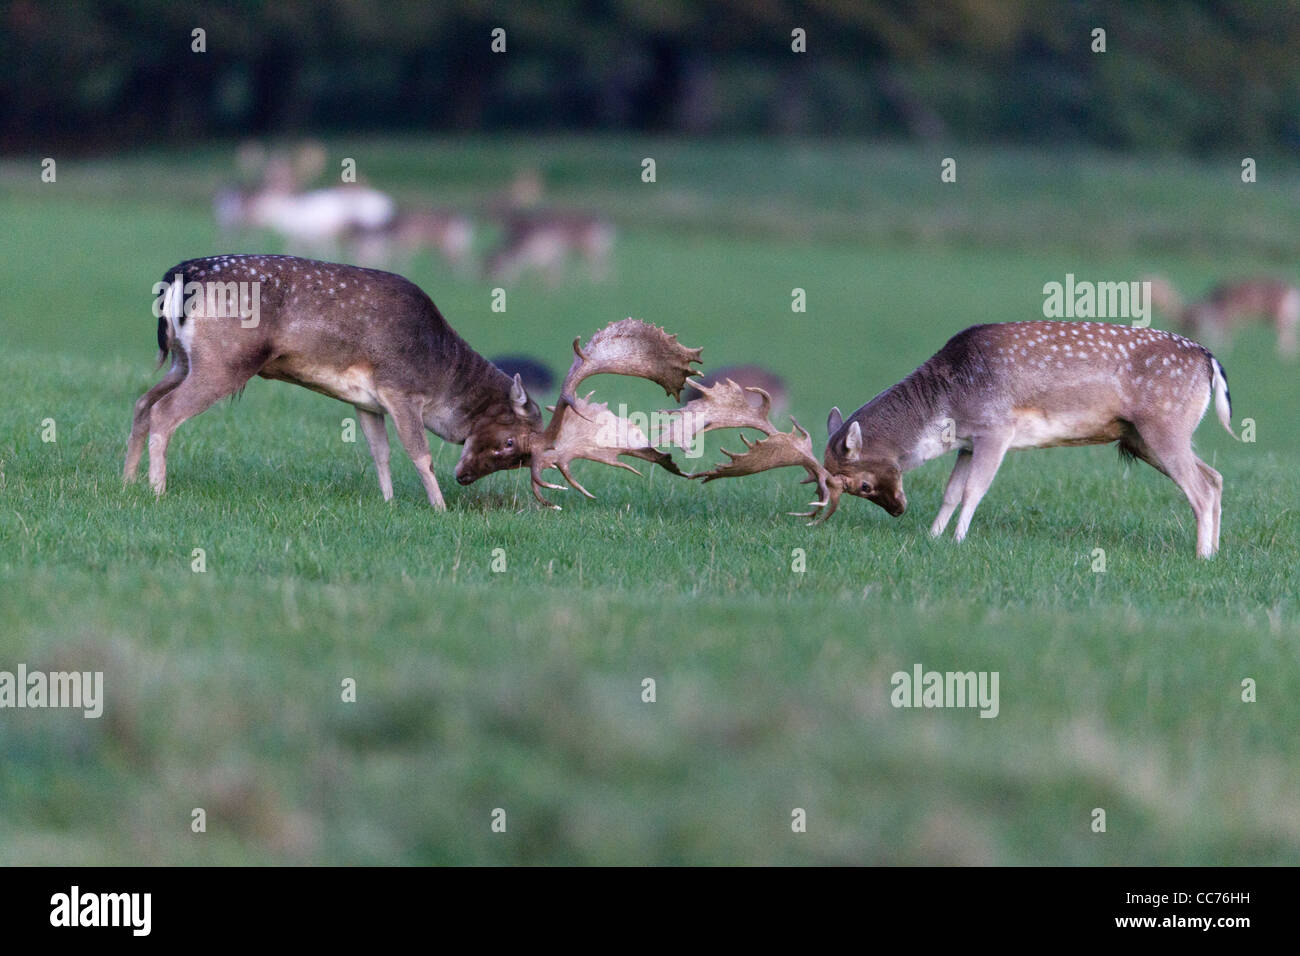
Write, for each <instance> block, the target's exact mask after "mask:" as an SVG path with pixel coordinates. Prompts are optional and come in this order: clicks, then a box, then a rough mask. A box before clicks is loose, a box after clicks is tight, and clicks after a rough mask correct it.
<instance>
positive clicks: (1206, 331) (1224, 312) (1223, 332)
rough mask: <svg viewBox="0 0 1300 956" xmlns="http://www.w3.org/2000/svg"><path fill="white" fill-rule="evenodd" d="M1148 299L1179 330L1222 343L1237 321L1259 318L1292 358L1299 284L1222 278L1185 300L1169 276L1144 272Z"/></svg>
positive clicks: (1283, 353) (1279, 350) (1298, 314)
mask: <svg viewBox="0 0 1300 956" xmlns="http://www.w3.org/2000/svg"><path fill="white" fill-rule="evenodd" d="M1147 281H1149V282H1150V283H1151V303H1152V305H1153V306H1155V308H1156V309H1158V310H1159V311H1160V312H1162V313H1163V314H1164V315H1166V316H1168V318H1169V319H1170V321H1172V322H1173V323H1174V324H1175V325H1176V326H1177V327H1178V329H1179V331H1181V332H1182V333H1183V334H1185V335H1189V336H1193V337H1195V338H1197V339H1202V340H1204V341H1206V342H1209V343H1210V344H1211V345H1214V346H1215V347H1220V348H1221V347H1226V346H1227V345H1228V344H1229V343H1230V342H1231V337H1232V333H1234V332H1235V331H1236V330H1237V329H1238V328H1239V327H1240V326H1241V325H1243V324H1245V323H1247V322H1251V321H1259V320H1261V319H1262V320H1265V321H1267V322H1268V323H1269V324H1270V325H1271V326H1272V327H1273V331H1274V333H1275V334H1276V336H1277V353H1278V355H1280V356H1282V357H1283V358H1286V359H1292V358H1295V356H1296V353H1297V347H1298V346H1300V341H1298V335H1300V331H1298V327H1300V289H1297V288H1296V287H1295V286H1294V285H1292V284H1291V283H1289V282H1284V281H1283V280H1281V279H1270V278H1254V279H1242V280H1240V281H1237V282H1225V283H1222V284H1220V285H1218V286H1215V287H1214V288H1213V289H1211V290H1210V291H1209V293H1207V294H1206V296H1205V298H1203V299H1201V300H1200V301H1197V302H1193V303H1191V304H1189V305H1187V304H1184V303H1183V299H1182V297H1181V296H1180V295H1179V294H1178V292H1177V291H1176V290H1175V289H1174V287H1173V285H1172V283H1170V282H1169V280H1167V279H1164V278H1162V277H1160V276H1151V277H1148V279H1147Z"/></svg>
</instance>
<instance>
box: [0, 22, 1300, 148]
mask: <svg viewBox="0 0 1300 956" xmlns="http://www.w3.org/2000/svg"><path fill="white" fill-rule="evenodd" d="M497 27H500V28H503V29H504V30H505V31H506V52H505V53H503V54H494V53H493V52H492V51H491V50H490V46H489V45H490V42H491V32H492V30H493V29H494V28H497ZM796 27H798V28H802V29H803V30H805V31H806V34H807V52H806V53H794V52H793V51H792V50H791V43H792V38H791V31H792V30H793V29H794V28H796ZM1096 27H1100V28H1102V29H1104V30H1105V31H1106V47H1107V49H1106V52H1105V53H1096V52H1094V51H1093V49H1092V45H1093V40H1092V33H1091V31H1092V30H1093V29H1094V28H1096ZM195 28H201V29H202V30H203V31H204V41H205V44H206V52H204V53H194V52H192V51H191V46H192V42H193V41H192V37H191V33H192V31H193V30H194V29H195ZM0 63H3V64H4V69H3V70H0V146H3V147H4V148H7V149H11V150H12V149H24V148H37V147H39V146H41V145H45V144H50V143H52V142H58V143H60V144H61V145H64V146H77V145H82V146H85V147H86V148H94V147H97V146H100V145H104V144H107V143H114V144H120V143H121V142H124V141H136V142H153V141H161V142H184V141H186V140H187V139H193V138H195V137H208V136H244V135H274V134H284V135H292V134H294V133H297V132H302V131H305V130H313V131H328V130H380V129H383V130H434V131H448V130H487V131H493V130H548V131H550V130H634V131H659V132H682V133H725V134H734V133H791V134H799V133H803V134H812V135H837V134H846V135H879V136H891V137H944V136H951V137H953V138H957V139H978V140H984V141H987V140H1000V141H1012V142H1014V141H1039V140H1042V139H1045V138H1047V139H1058V140H1059V139H1080V140H1086V141H1090V142H1094V143H1097V144H1099V145H1103V146H1111V147H1120V148H1136V149H1141V148H1165V149H1180V150H1187V151H1192V152H1196V151H1209V150H1221V149H1230V148H1231V149H1235V148H1239V147H1241V146H1242V145H1243V144H1246V145H1249V146H1250V147H1251V148H1252V149H1268V148H1275V149H1285V148H1290V147H1293V146H1295V145H1296V144H1297V143H1298V142H1300V105H1298V104H1300V70H1298V69H1297V68H1296V64H1297V63H1300V3H1297V2H1294V0H1278V2H1254V0H1185V2H1181V3H1165V2H1156V0H1091V2H1089V0H1080V2H1069V0H927V2H913V0H877V2H871V0H811V2H789V3H783V2H780V0H715V2H690V0H682V2H668V0H617V2H613V0H609V2H606V0H546V2H544V3H541V2H539V3H527V2H510V3H497V4H493V3H490V2H483V0H446V2H438V3H416V2H394V3H383V2H376V0H320V2H308V0H280V2H274V3H255V2H227V3H208V2H195V3H183V2H176V3H173V2H166V0H102V2H91V0H68V2H57V0H56V2H38V0H8V2H6V3H4V4H3V5H2V6H0Z"/></svg>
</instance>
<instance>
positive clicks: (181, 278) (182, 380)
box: [123, 255, 700, 511]
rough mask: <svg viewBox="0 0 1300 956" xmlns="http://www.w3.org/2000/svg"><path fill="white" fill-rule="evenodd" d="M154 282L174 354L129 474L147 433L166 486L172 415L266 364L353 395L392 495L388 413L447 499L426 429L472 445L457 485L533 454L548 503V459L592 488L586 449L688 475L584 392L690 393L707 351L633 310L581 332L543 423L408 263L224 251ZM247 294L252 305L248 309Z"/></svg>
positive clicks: (143, 422) (602, 458)
mask: <svg viewBox="0 0 1300 956" xmlns="http://www.w3.org/2000/svg"><path fill="white" fill-rule="evenodd" d="M241 283H242V285H240V284H241ZM214 290H215V291H216V295H215V296H214V295H213V291H214ZM228 292H229V294H230V295H231V297H232V299H231V300H230V301H227V299H226V298H225V296H226V294H227V293H228ZM158 293H162V298H161V300H160V301H159V302H158V303H157V304H156V305H157V314H158V315H159V319H158V348H159V350H160V354H159V365H160V366H161V364H162V363H163V361H165V359H166V358H167V356H168V355H170V356H171V359H172V365H171V368H170V370H169V371H168V372H167V374H166V375H165V376H164V377H163V379H162V380H161V381H160V382H159V383H158V384H157V385H155V386H154V387H153V388H151V389H149V390H148V391H147V392H145V394H144V395H142V396H141V397H140V399H139V400H138V401H137V402H136V403H135V413H134V417H133V420H132V424H131V435H130V439H129V441H128V444H127V452H126V463H125V466H124V468H123V478H124V480H125V481H128V482H129V481H131V480H133V479H134V478H135V475H136V471H137V469H138V467H139V463H140V459H141V457H142V455H143V453H144V449H145V441H146V438H147V439H148V449H149V481H150V484H151V485H152V486H153V489H154V491H155V493H156V494H158V495H161V494H162V493H163V492H164V490H165V488H166V485H167V457H166V456H167V447H168V443H169V442H170V441H171V437H172V434H173V433H174V432H175V431H176V428H177V427H178V426H179V425H180V424H181V423H182V422H184V421H186V420H187V419H189V418H192V417H194V416H195V415H198V414H199V413H200V412H202V411H204V410H205V409H207V408H209V407H210V406H211V405H213V404H214V403H215V402H217V401H219V400H220V399H222V398H224V397H226V396H228V395H233V394H234V393H236V392H238V391H239V390H240V389H242V388H243V387H244V386H245V385H246V384H247V383H248V381H249V380H250V379H252V378H253V377H254V376H261V377H262V378H268V379H278V380H280V381H285V382H292V383H294V384H297V385H302V386H304V387H306V388H309V389H312V390H313V391H317V392H321V393H322V394H325V395H329V396H331V397H332V398H336V399H338V400H339V401H343V402H347V403H349V404H351V405H353V406H354V407H355V408H356V410H357V415H358V418H359V420H360V423H361V427H362V431H363V432H364V433H365V436H366V439H367V441H368V443H369V446H370V451H371V454H372V456H373V458H374V461H375V468H376V470H377V472H378V475H379V485H380V489H381V491H382V493H383V496H384V498H385V500H388V499H390V498H391V497H392V494H393V486H392V478H391V475H390V472H389V449H388V432H387V428H386V424H385V417H386V416H391V417H392V419H393V423H394V425H395V426H396V429H397V435H398V438H399V439H400V440H401V442H402V445H403V447H405V449H406V452H407V454H408V455H410V457H411V460H412V461H413V462H414V463H415V467H416V470H417V471H418V472H419V474H420V479H421V481H422V482H423V483H424V488H425V492H426V494H427V496H428V499H429V503H430V504H431V505H432V506H433V507H434V508H436V509H438V510H440V511H441V510H444V509H445V508H446V504H445V502H444V500H443V496H442V492H441V491H440V489H439V487H438V481H437V478H436V477H435V476H434V474H433V468H432V456H431V454H430V451H429V442H428V438H427V436H426V435H425V430H426V429H427V430H429V431H432V432H434V433H435V434H437V435H438V436H440V437H441V438H443V439H444V440H446V441H449V442H453V443H456V444H463V445H464V446H465V447H464V451H463V452H462V454H461V456H460V460H459V462H458V463H457V465H456V469H455V476H456V480H457V481H458V482H459V483H460V484H462V485H467V484H470V483H471V482H473V481H476V480H477V479H479V478H481V477H483V476H484V475H488V474H491V473H492V472H495V471H500V470H503V469H509V468H519V467H528V468H529V469H530V470H531V473H532V490H533V494H534V495H535V496H536V497H537V499H538V500H539V501H541V502H543V503H544V504H547V505H550V502H548V501H546V499H545V498H543V497H542V495H541V491H540V489H541V488H543V487H545V488H561V487H562V486H559V485H553V484H548V483H547V482H546V481H544V480H543V479H542V473H543V472H544V471H545V470H546V469H548V468H556V469H558V470H559V471H560V473H561V474H562V475H563V476H564V477H565V479H566V480H567V481H569V483H570V484H571V485H573V487H574V488H576V489H577V490H578V491H580V492H582V493H583V494H584V495H587V496H588V497H592V496H591V494H590V492H588V491H587V490H586V489H585V488H583V487H582V486H581V485H580V484H578V482H577V481H575V480H574V478H573V476H572V474H571V472H570V469H569V466H570V465H571V463H572V462H573V461H574V460H575V459H578V458H586V459H589V460H593V461H599V462H604V463H607V464H611V465H617V466H619V467H623V468H628V469H629V470H632V471H635V469H633V468H631V466H629V465H626V464H624V463H623V462H622V461H620V460H619V458H620V456H629V457H634V458H641V459H643V460H646V461H650V462H652V463H655V464H659V465H661V466H662V467H664V468H666V469H667V470H669V471H671V472H673V473H675V474H679V475H680V474H681V471H679V470H678V468H677V466H676V465H675V464H674V463H673V461H672V459H671V457H669V456H668V455H667V454H665V453H663V452H660V451H658V450H656V449H655V448H653V447H651V446H650V444H649V442H648V441H647V440H646V436H645V435H644V434H643V433H642V432H641V431H640V430H638V429H637V428H635V427H633V426H631V425H630V424H629V423H628V422H627V420H626V419H622V418H620V417H619V416H617V415H614V414H613V413H612V412H610V411H609V409H608V408H607V407H606V406H605V405H604V404H601V403H595V402H592V401H590V396H588V397H586V398H580V397H578V396H577V394H576V389H577V386H578V385H579V384H580V383H581V382H582V381H583V380H584V379H586V378H588V377H589V376H591V375H595V374H599V373H604V372H608V373H615V374H621V375H637V376H641V377H644V378H648V379H650V380H651V381H654V382H658V383H659V384H660V385H662V386H663V388H664V390H665V391H666V392H667V393H668V394H669V395H673V396H677V395H680V393H681V389H682V386H683V384H684V383H685V381H686V377H687V376H688V375H689V374H691V371H692V370H691V365H692V364H693V363H698V362H699V354H700V353H699V350H698V349H687V348H685V347H684V346H681V345H679V344H678V343H677V340H676V337H675V336H671V335H668V334H667V333H666V332H664V331H663V330H662V329H659V328H656V327H655V326H651V325H648V324H646V323H644V322H641V321H639V320H637V319H630V318H629V319H624V320H622V321H620V322H616V323H612V324H611V325H609V326H608V327H606V328H605V329H602V330H601V331H600V332H598V333H597V334H596V335H595V336H593V337H592V339H591V340H590V342H589V343H588V344H587V347H586V348H585V349H583V348H582V347H581V345H580V343H579V341H578V340H576V339H575V340H574V351H575V353H576V356H577V357H576V358H575V359H574V362H573V365H572V367H571V368H570V370H569V374H568V376H567V377H566V378H565V381H564V386H563V388H562V390H561V396H560V399H559V401H558V402H557V403H556V406H555V409H554V412H555V414H554V415H553V416H552V418H551V421H550V422H549V424H547V425H546V426H545V427H543V424H542V415H541V411H540V409H539V408H538V407H537V404H536V403H535V402H534V401H532V399H530V398H529V397H528V394H527V392H526V391H525V389H524V387H523V385H522V383H521V382H520V379H519V376H518V375H516V376H515V377H514V378H510V377H509V376H507V375H505V374H504V373H503V372H501V371H500V370H499V369H497V368H496V367H495V366H493V365H492V363H490V362H488V361H487V360H486V359H485V358H483V357H481V356H480V355H479V354H478V353H477V352H475V351H474V350H473V349H472V348H470V347H469V345H467V344H466V343H465V341H464V340H463V339H461V338H460V336H458V335H457V334H456V333H455V332H454V331H453V330H452V329H451V327H450V326H449V325H448V324H447V322H446V320H445V319H443V317H442V315H441V313H439V311H438V309H437V307H436V306H434V304H433V302H432V301H431V300H430V299H429V297H428V296H427V295H425V294H424V292H423V291H421V290H420V289H419V288H418V287H417V286H416V285H414V284H413V283H411V282H408V281H407V280H406V279H403V278H402V277H401V276H398V275H394V274H392V273H388V272H379V271H376V270H373V269H362V268H359V267H356V266H348V265H338V264H335V263H328V262H315V261H312V260H309V259H299V258H295V257H292V256H262V255H242V256H216V257H212V258H206V259H192V260H189V261H187V262H182V263H180V264H179V265H177V266H175V267H173V268H172V269H169V270H168V271H167V273H166V275H165V276H164V278H163V281H162V282H160V283H158V285H157V286H156V287H155V294H158ZM250 302H254V303H256V308H252V309H248V308H246V306H247V305H248V304H249V303H250ZM552 507H554V506H552Z"/></svg>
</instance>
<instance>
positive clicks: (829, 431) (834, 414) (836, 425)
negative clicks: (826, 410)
mask: <svg viewBox="0 0 1300 956" xmlns="http://www.w3.org/2000/svg"><path fill="white" fill-rule="evenodd" d="M843 424H844V416H842V415H841V414H840V408H839V406H838V405H836V406H835V407H834V408H832V409H831V414H830V417H828V418H827V419H826V437H827V438H829V437H830V436H831V435H834V434H835V433H836V432H837V431H839V430H840V426H842V425H843Z"/></svg>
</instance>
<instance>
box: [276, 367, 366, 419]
mask: <svg viewBox="0 0 1300 956" xmlns="http://www.w3.org/2000/svg"><path fill="white" fill-rule="evenodd" d="M372 373H373V369H371V368H370V366H368V365H349V366H347V367H346V368H337V367H334V366H329V365H313V364H311V363H306V362H294V363H292V364H280V363H276V362H272V363H271V364H269V365H267V366H266V367H265V368H263V369H262V371H261V372H259V373H258V374H259V375H261V376H262V377H263V378H272V379H276V380H278V381H281V382H292V383H293V384H295V385H301V386H302V387H303V388H310V389H311V390H312V391H313V392H320V393H321V394H322V395H328V396H330V398H337V399H338V400H339V401H341V402H347V403H348V404H349V405H356V406H358V407H360V408H364V409H366V410H367V411H371V412H380V413H382V412H383V406H382V405H381V404H380V402H379V395H378V392H377V390H376V389H375V381H374V376H373V374H372Z"/></svg>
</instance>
